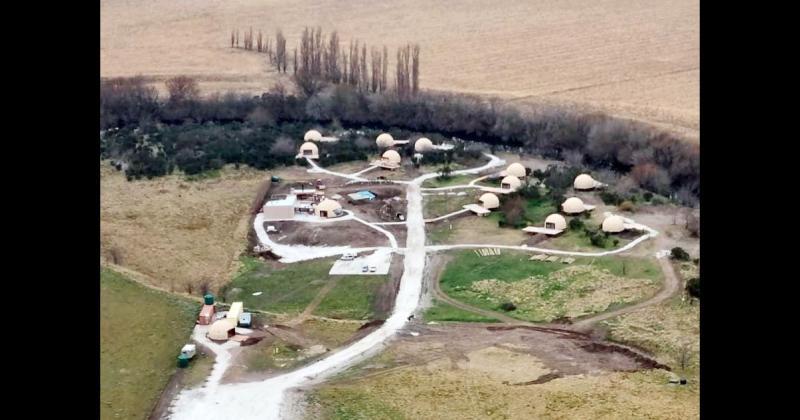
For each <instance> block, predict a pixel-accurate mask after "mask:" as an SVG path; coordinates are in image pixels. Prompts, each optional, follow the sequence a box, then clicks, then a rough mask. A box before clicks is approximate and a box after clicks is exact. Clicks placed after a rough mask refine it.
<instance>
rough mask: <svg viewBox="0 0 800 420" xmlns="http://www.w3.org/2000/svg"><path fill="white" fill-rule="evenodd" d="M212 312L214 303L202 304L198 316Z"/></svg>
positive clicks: (208, 314) (211, 313) (209, 314)
mask: <svg viewBox="0 0 800 420" xmlns="http://www.w3.org/2000/svg"><path fill="white" fill-rule="evenodd" d="M213 314H214V305H203V309H201V310H200V316H211V315H213Z"/></svg>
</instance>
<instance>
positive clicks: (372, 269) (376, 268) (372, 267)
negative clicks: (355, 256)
mask: <svg viewBox="0 0 800 420" xmlns="http://www.w3.org/2000/svg"><path fill="white" fill-rule="evenodd" d="M376 271H378V267H375V266H374V265H372V266H370V267H369V272H370V273H374V272H376Z"/></svg>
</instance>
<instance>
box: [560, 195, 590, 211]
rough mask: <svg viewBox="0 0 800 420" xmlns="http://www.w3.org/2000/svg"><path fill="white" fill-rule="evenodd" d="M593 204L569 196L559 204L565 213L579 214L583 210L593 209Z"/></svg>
mask: <svg viewBox="0 0 800 420" xmlns="http://www.w3.org/2000/svg"><path fill="white" fill-rule="evenodd" d="M594 208H595V206H593V205H590V204H584V203H583V200H581V199H580V198H578V197H570V198H568V199H566V200H564V202H563V203H562V204H561V210H562V211H563V212H564V213H567V214H580V213H583V212H585V211H590V210H594Z"/></svg>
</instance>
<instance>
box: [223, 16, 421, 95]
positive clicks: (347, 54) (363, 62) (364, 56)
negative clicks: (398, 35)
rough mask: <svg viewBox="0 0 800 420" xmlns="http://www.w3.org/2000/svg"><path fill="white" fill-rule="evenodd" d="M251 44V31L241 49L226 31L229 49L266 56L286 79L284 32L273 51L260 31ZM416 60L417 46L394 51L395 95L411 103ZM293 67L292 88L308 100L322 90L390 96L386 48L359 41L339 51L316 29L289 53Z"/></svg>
mask: <svg viewBox="0 0 800 420" xmlns="http://www.w3.org/2000/svg"><path fill="white" fill-rule="evenodd" d="M253 40H254V35H253V29H252V28H250V29H249V30H247V31H245V32H244V35H243V43H242V45H241V47H240V43H239V30H238V29H237V30H233V31H231V48H243V49H245V50H248V51H257V52H259V53H265V54H267V56H268V59H269V61H270V64H271V65H273V66H274V67H275V68H276V69H277V70H278V72H281V73H286V68H287V61H288V54H287V50H286V37H285V36H284V35H283V32H281V31H280V30H278V31H277V32H276V35H275V43H274V47H273V44H272V40H271V39H268V38H264V37H263V34H262V32H261V31H259V32H258V37H257V38H255V44H254V41H253ZM254 45H255V49H254ZM368 53H369V54H368ZM419 54H420V47H419V45H417V44H414V45H411V44H408V45H405V46H403V47H400V48H398V49H397V61H396V63H395V65H396V71H395V83H394V91H395V92H396V93H397V95H398V96H400V97H401V98H410V97H412V96H415V95H417V93H418V92H419V74H420V67H419ZM292 67H293V68H292V74H293V79H294V82H295V83H296V84H297V86H298V88H299V89H300V90H301V91H302V92H303V93H305V94H306V95H313V94H314V93H315V92H317V91H319V89H320V88H321V87H322V86H324V85H325V84H346V85H350V86H354V87H356V89H357V90H359V91H361V92H373V93H374V92H387V91H389V90H390V85H389V80H388V76H389V49H388V48H387V47H386V46H385V45H384V46H383V47H382V48H378V47H369V48H368V47H367V44H366V43H362V42H360V41H358V40H351V41H350V43H349V44H348V45H344V44H343V43H342V42H341V40H340V38H339V34H338V32H336V31H333V32H331V33H330V35H328V36H326V35H324V34H323V33H322V28H320V27H317V28H308V27H306V28H304V29H303V33H302V35H301V37H300V43H299V47H297V48H295V49H294V51H293V66H292Z"/></svg>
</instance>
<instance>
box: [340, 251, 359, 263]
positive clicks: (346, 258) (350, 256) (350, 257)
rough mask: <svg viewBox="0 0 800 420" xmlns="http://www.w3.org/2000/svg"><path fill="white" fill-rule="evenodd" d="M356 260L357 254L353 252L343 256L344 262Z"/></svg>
mask: <svg viewBox="0 0 800 420" xmlns="http://www.w3.org/2000/svg"><path fill="white" fill-rule="evenodd" d="M354 259H356V254H354V253H352V252H346V253H345V254H344V255H342V261H352V260H354Z"/></svg>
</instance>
